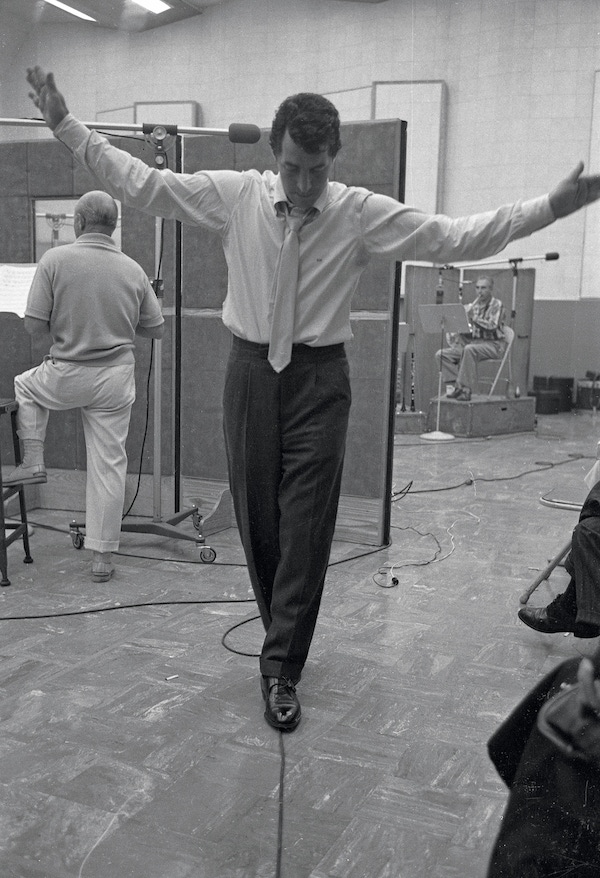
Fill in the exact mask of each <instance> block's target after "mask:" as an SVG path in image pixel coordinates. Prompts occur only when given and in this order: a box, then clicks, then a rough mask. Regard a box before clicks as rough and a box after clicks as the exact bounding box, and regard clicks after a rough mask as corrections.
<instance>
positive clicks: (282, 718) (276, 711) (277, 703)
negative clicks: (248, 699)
mask: <svg viewBox="0 0 600 878" xmlns="http://www.w3.org/2000/svg"><path fill="white" fill-rule="evenodd" d="M260 688H261V691H262V697H263V698H264V700H265V719H266V721H267V722H268V723H269V725H270V726H273V728H274V729H279V730H280V731H282V732H293V730H294V729H295V728H296V726H297V725H298V723H299V722H300V717H301V715H302V711H301V710H300V702H299V701H298V696H297V695H296V687H295V686H294V684H293V683H292V681H291V680H288V678H287V677H262V678H261V681H260Z"/></svg>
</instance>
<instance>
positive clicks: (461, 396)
mask: <svg viewBox="0 0 600 878" xmlns="http://www.w3.org/2000/svg"><path fill="white" fill-rule="evenodd" d="M453 399H458V400H459V402H471V391H470V389H469V388H468V387H461V388H460V391H459V392H458V393H456V394H454V396H453Z"/></svg>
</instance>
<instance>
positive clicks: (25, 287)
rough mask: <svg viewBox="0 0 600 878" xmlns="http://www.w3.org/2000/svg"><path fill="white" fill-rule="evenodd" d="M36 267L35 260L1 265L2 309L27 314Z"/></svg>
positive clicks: (0, 294)
mask: <svg viewBox="0 0 600 878" xmlns="http://www.w3.org/2000/svg"><path fill="white" fill-rule="evenodd" d="M36 268H37V264H36V263H35V262H34V263H29V262H27V263H12V264H11V263H5V264H4V265H0V311H10V312H11V313H13V314H18V316H19V317H24V316H25V307H26V305H27V296H28V295H29V289H30V287H31V282H32V280H33V276H34V274H35V270H36Z"/></svg>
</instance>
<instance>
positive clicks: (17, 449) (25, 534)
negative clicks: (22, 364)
mask: <svg viewBox="0 0 600 878" xmlns="http://www.w3.org/2000/svg"><path fill="white" fill-rule="evenodd" d="M10 425H11V430H12V439H13V450H14V454H15V466H19V465H20V464H21V463H22V459H21V445H20V443H19V434H18V432H17V412H16V409H15V411H12V412H11V413H10ZM19 511H20V513H21V525H20V527H19V530H22V534H21V536H22V538H23V550H24V552H25V557H24V558H23V563H24V564H33V558H32V557H31V552H30V549H29V526H28V522H27V504H26V503H25V488H24V487H23V485H20V486H19Z"/></svg>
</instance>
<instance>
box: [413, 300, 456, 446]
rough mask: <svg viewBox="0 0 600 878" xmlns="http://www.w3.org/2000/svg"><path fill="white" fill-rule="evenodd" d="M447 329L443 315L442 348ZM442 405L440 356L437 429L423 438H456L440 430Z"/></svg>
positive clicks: (441, 327) (422, 435)
mask: <svg viewBox="0 0 600 878" xmlns="http://www.w3.org/2000/svg"><path fill="white" fill-rule="evenodd" d="M445 329H446V320H445V318H444V317H442V319H441V321H440V334H441V344H440V350H442V348H443V347H444V341H445ZM441 405H442V358H441V356H440V368H439V371H438V397H437V412H436V416H435V430H432V431H431V432H430V433H421V436H420V438H421V439H427V440H429V441H430V442H445V441H449V440H450V439H454V435H453V434H452V433H444V432H443V431H442V430H440V408H441Z"/></svg>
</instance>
